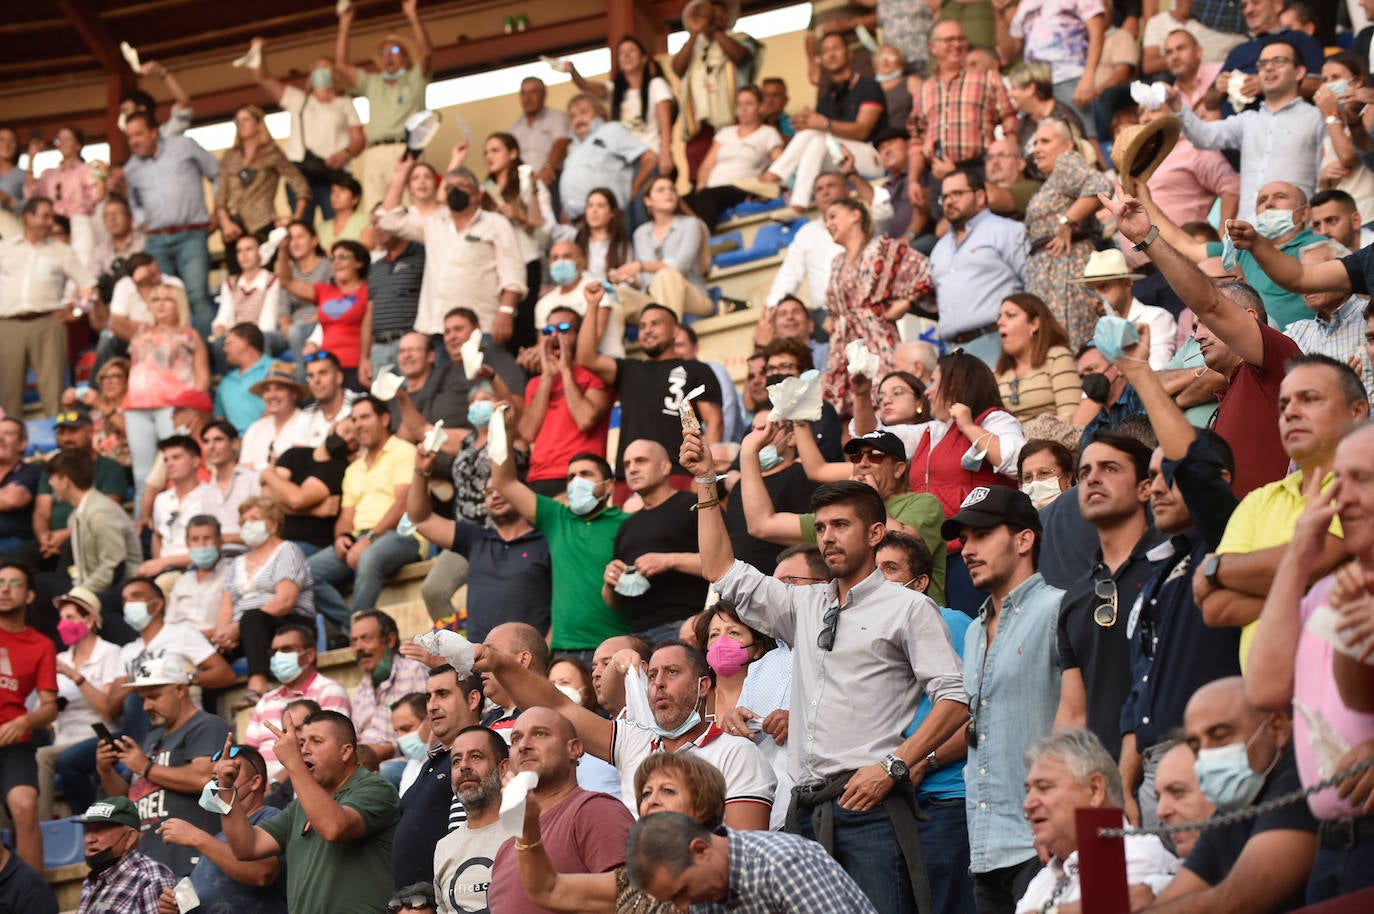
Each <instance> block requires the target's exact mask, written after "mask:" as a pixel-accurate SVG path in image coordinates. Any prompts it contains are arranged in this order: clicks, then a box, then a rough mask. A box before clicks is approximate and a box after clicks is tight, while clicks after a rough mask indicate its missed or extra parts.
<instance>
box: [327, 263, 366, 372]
mask: <svg viewBox="0 0 1374 914" xmlns="http://www.w3.org/2000/svg"><path fill="white" fill-rule="evenodd" d="M315 305H316V306H317V307H318V308H319V312H318V314H317V316H316V320H318V321H319V323H320V330H321V331H323V333H324V342H323V343H322V344H321V345H320V348H321V349H324V350H326V351H328V352H332V353H334V355H335V356H337V357H338V359H339V364H340V365H342V366H343V367H344V368H357V367H358V360H359V358H360V357H361V355H362V331H363V316H364V315H366V314H367V307H368V305H367V283H362V284H361V285H360V286H358V288H357V289H356V290H355V291H353V292H348V293H345V292H344V291H343V290H342V289H340V288H339V287H338V286H336V285H334V284H333V283H330V282H317V283H315ZM371 343H372V341H371V340H368V345H369V346H371Z"/></svg>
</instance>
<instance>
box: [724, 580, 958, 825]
mask: <svg viewBox="0 0 1374 914" xmlns="http://www.w3.org/2000/svg"><path fill="white" fill-rule="evenodd" d="M940 615H942V616H944V617H945V624H946V625H948V626H949V635H950V640H952V641H953V642H954V646H955V647H956V648H958V650H959V659H961V660H962V659H963V657H964V649H965V648H967V647H968V645H967V643H966V642H967V639H968V635H967V632H968V627H969V626H970V625H972V624H973V620H972V619H970V618H969V617H968V616H967V615H965V614H964V613H961V612H960V611H959V610H957V609H950V608H949V607H948V606H941V607H940ZM965 669H967V667H965ZM745 707H748V705H746V706H745ZM930 707H931V705H930V696H928V695H923V696H921V706H920V707H919V708H917V709H916V716H915V717H913V718H912V719H911V726H909V727H907V728H906V730H904V731H903V732H902V735H903V736H910V735H911V734H913V733H915V732H916V728H917V727H919V726H921V721H923V720H925V719H926V717H927V716H928V715H929V714H930ZM963 795H964V762H963V761H962V760H961V761H958V762H950V763H948V764H946V765H941V766H940V767H939V768H936V769H935V770H934V771H931V772H927V773H926V775H925V777H923V778H921V783H920V785H919V786H917V788H916V799H918V800H951V799H954V798H955V797H962V796H963Z"/></svg>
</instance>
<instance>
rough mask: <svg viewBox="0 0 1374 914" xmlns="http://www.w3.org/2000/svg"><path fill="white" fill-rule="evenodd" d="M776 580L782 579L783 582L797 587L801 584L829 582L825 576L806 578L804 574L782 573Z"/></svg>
mask: <svg viewBox="0 0 1374 914" xmlns="http://www.w3.org/2000/svg"><path fill="white" fill-rule="evenodd" d="M778 580H779V581H782V582H783V583H784V584H791V585H792V586H794V587H798V586H801V585H804V584H829V583H830V582H829V581H828V580H827V579H825V578H808V577H806V576H804V575H800V574H785V575H783V576H782V577H780V578H778Z"/></svg>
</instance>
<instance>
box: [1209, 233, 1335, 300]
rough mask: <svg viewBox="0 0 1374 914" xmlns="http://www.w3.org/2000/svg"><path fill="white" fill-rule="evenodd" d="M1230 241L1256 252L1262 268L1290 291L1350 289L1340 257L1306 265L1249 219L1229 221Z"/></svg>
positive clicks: (1255, 256)
mask: <svg viewBox="0 0 1374 914" xmlns="http://www.w3.org/2000/svg"><path fill="white" fill-rule="evenodd" d="M1227 227H1228V228H1229V230H1230V234H1231V240H1232V241H1234V242H1235V243H1236V247H1237V248H1239V249H1240V250H1242V251H1249V252H1250V253H1251V254H1252V255H1254V258H1255V262H1256V263H1258V264H1259V265H1260V269H1262V270H1264V272H1265V274H1266V275H1268V277H1269V278H1270V279H1272V280H1274V282H1276V283H1278V284H1279V285H1280V286H1283V288H1285V289H1287V290H1288V291H1289V292H1299V293H1304V294H1305V293H1307V292H1351V291H1353V289H1352V288H1351V284H1350V274H1349V273H1348V272H1347V271H1346V269H1345V264H1344V263H1342V262H1341V261H1340V260H1328V261H1326V262H1325V263H1312V264H1304V263H1303V262H1302V261H1300V260H1298V259H1297V258H1296V257H1290V256H1288V255H1287V254H1285V253H1284V252H1283V251H1280V250H1279V249H1278V248H1276V247H1275V246H1274V243H1273V242H1272V241H1270V240H1269V239H1267V238H1264V237H1262V236H1261V235H1260V234H1259V233H1258V232H1256V231H1255V227H1254V226H1253V225H1251V224H1250V223H1248V222H1241V221H1239V220H1232V221H1231V222H1230V223H1228V224H1227Z"/></svg>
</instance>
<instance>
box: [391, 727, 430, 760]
mask: <svg viewBox="0 0 1374 914" xmlns="http://www.w3.org/2000/svg"><path fill="white" fill-rule="evenodd" d="M396 748H398V749H400V750H401V754H402V755H404V756H405V757H406V758H409V759H417V760H418V759H423V758H427V757H428V756H429V744H428V743H426V742H425V741H424V740H423V739H421V738H420V734H418V733H416V732H415V731H413V730H412V731H411V732H409V733H407V734H406V735H405V736H403V737H401V738H400V739H398V740H396Z"/></svg>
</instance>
